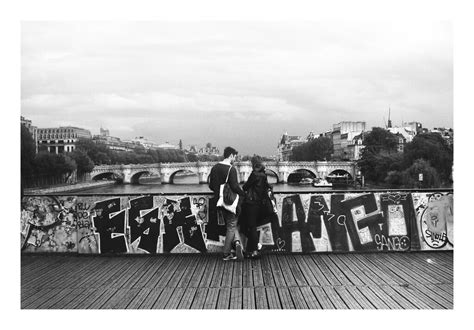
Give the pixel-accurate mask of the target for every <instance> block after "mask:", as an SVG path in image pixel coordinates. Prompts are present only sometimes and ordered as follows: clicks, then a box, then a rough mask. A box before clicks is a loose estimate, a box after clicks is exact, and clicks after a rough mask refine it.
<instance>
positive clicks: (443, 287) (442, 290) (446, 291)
mask: <svg viewBox="0 0 474 330" xmlns="http://www.w3.org/2000/svg"><path fill="white" fill-rule="evenodd" d="M425 286H426V287H427V288H429V289H430V290H432V291H434V292H436V291H438V293H439V294H442V295H443V296H444V297H445V299H446V300H448V301H450V302H452V301H453V294H454V293H453V287H452V285H448V284H426V285H425Z"/></svg>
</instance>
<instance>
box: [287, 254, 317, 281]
mask: <svg viewBox="0 0 474 330" xmlns="http://www.w3.org/2000/svg"><path fill="white" fill-rule="evenodd" d="M283 257H284V258H285V259H286V262H287V265H288V267H289V270H290V272H291V274H292V275H293V278H294V279H295V282H296V285H297V286H307V285H311V284H310V283H308V282H307V281H306V278H305V276H304V275H303V273H302V272H301V269H300V267H299V264H300V260H301V256H300V255H298V256H294V255H284V256H283Z"/></svg>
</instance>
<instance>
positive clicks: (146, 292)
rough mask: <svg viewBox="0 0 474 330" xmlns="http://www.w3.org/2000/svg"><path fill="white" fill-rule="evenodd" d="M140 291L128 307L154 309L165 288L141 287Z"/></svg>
mask: <svg viewBox="0 0 474 330" xmlns="http://www.w3.org/2000/svg"><path fill="white" fill-rule="evenodd" d="M139 290H140V293H139V294H138V295H137V296H136V297H135V299H133V300H132V301H131V302H130V304H129V305H128V306H127V309H132V308H134V309H152V308H155V304H156V301H157V300H158V298H159V297H161V294H162V293H163V290H164V289H163V288H153V289H150V288H141V289H139Z"/></svg>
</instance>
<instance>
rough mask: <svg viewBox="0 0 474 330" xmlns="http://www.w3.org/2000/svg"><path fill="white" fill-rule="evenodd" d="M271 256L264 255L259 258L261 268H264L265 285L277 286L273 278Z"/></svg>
mask: <svg viewBox="0 0 474 330" xmlns="http://www.w3.org/2000/svg"><path fill="white" fill-rule="evenodd" d="M269 257H270V256H269V255H264V256H262V258H261V259H260V260H259V261H260V265H261V269H262V277H263V285H264V286H266V287H268V286H275V280H274V279H273V272H272V268H271V266H270V258H269Z"/></svg>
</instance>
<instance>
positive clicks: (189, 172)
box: [169, 169, 199, 184]
mask: <svg viewBox="0 0 474 330" xmlns="http://www.w3.org/2000/svg"><path fill="white" fill-rule="evenodd" d="M178 173H187V174H189V175H193V177H196V178H197V182H196V183H199V173H196V172H195V171H192V170H188V169H179V170H177V171H174V172H173V173H171V174H170V180H169V183H170V184H174V180H175V178H176V175H177V174H178Z"/></svg>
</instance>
